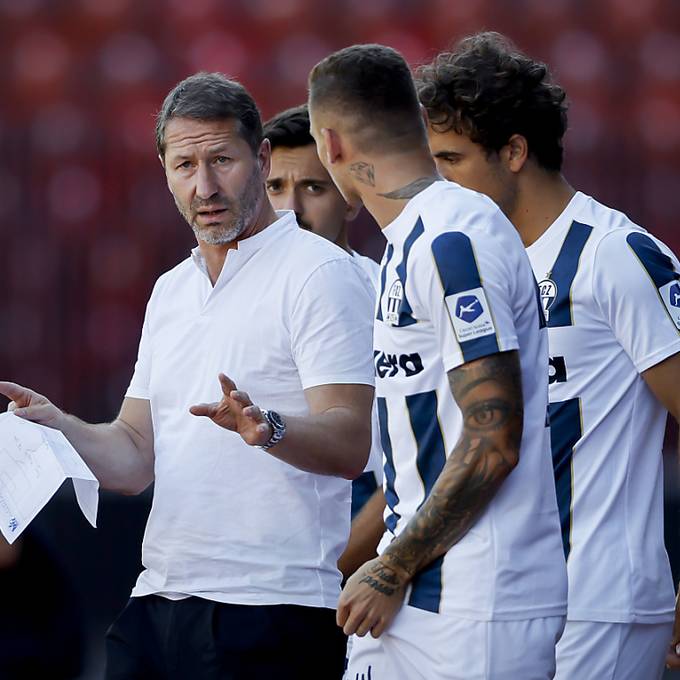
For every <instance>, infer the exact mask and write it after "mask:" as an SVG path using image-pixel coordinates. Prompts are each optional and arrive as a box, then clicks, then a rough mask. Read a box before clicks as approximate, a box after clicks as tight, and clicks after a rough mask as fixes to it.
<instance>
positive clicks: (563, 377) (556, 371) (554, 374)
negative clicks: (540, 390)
mask: <svg viewBox="0 0 680 680" xmlns="http://www.w3.org/2000/svg"><path fill="white" fill-rule="evenodd" d="M563 382H567V364H566V363H565V361H564V357H548V384H549V385H552V384H553V383H563Z"/></svg>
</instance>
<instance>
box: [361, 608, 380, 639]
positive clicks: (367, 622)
mask: <svg viewBox="0 0 680 680" xmlns="http://www.w3.org/2000/svg"><path fill="white" fill-rule="evenodd" d="M377 621H378V619H377V617H376V616H375V614H373V613H371V612H368V613H367V614H366V615H365V616H364V618H363V620H362V621H361V622H360V623H359V625H358V626H357V630H356V633H355V635H357V636H359V637H364V635H366V633H368V632H369V631H370V630H371V629H372V628H373V626H375V624H376V622H377Z"/></svg>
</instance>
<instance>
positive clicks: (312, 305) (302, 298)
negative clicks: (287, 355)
mask: <svg viewBox="0 0 680 680" xmlns="http://www.w3.org/2000/svg"><path fill="white" fill-rule="evenodd" d="M373 307H374V301H373V294H372V292H371V291H370V284H369V282H368V281H367V278H366V276H365V275H364V274H363V272H362V271H361V270H360V269H359V267H358V265H357V264H356V263H354V262H353V261H352V260H351V258H349V257H347V258H342V259H337V260H331V261H329V262H326V263H325V264H322V265H321V266H320V267H318V268H317V269H316V270H315V271H314V272H313V273H312V274H311V275H310V277H309V278H308V279H307V281H306V282H305V284H304V286H303V287H302V290H301V292H300V294H299V296H298V298H297V300H296V301H295V303H294V307H293V312H292V316H291V343H292V352H293V357H294V360H295V364H296V366H297V369H298V373H299V375H300V380H301V382H302V387H303V388H304V389H307V388H309V387H315V386H318V385H331V384H352V383H354V384H363V385H373V384H374V369H373Z"/></svg>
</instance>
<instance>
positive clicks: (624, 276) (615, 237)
mask: <svg viewBox="0 0 680 680" xmlns="http://www.w3.org/2000/svg"><path fill="white" fill-rule="evenodd" d="M679 272H680V267H679V266H678V260H677V258H676V257H675V256H674V255H673V253H671V251H670V250H668V249H667V248H666V247H665V246H664V245H663V244H660V243H659V242H658V241H656V239H654V238H652V237H651V236H650V235H649V234H646V233H645V232H642V231H631V232H624V231H620V232H619V231H617V232H610V233H609V234H608V235H607V236H605V237H604V238H603V239H602V241H600V243H599V244H598V246H597V251H596V253H595V258H594V264H593V281H592V286H593V295H594V298H595V303H596V304H597V305H598V306H599V308H600V310H601V312H602V315H603V317H604V319H605V322H606V323H607V324H608V325H609V327H610V328H611V329H612V331H613V333H614V335H615V336H616V339H617V340H618V342H619V343H620V344H621V346H622V347H623V349H624V350H625V351H626V353H627V354H628V356H629V357H630V359H631V361H632V362H633V364H634V365H635V367H636V369H637V370H638V372H639V373H642V372H643V371H645V370H647V369H648V368H651V367H652V366H654V365H656V364H658V363H659V362H661V361H663V360H664V359H666V358H668V357H669V356H671V355H673V354H675V353H677V352H679V351H680V283H679V279H680V273H679Z"/></svg>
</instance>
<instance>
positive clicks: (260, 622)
mask: <svg viewBox="0 0 680 680" xmlns="http://www.w3.org/2000/svg"><path fill="white" fill-rule="evenodd" d="M156 138H157V139H156V141H157V146H158V153H159V156H160V160H161V163H162V165H163V168H164V170H165V174H166V179H167V184H168V187H169V189H170V192H171V193H172V195H173V197H174V200H175V203H176V204H177V208H178V210H179V211H180V213H181V214H182V215H183V217H184V218H185V219H186V221H187V222H188V223H189V225H190V226H191V227H192V229H193V231H194V233H195V235H196V239H197V242H198V245H197V247H196V248H195V249H194V250H193V251H192V252H191V256H190V257H188V258H187V259H186V260H184V261H183V262H181V263H180V264H179V265H177V266H176V267H175V268H174V269H172V270H170V271H169V272H167V273H165V274H164V275H162V276H161V277H160V278H159V279H158V281H157V282H156V285H155V287H154V289H153V292H152V294H151V298H150V300H149V303H148V306H147V310H146V316H145V319H144V325H143V328H142V334H141V341H140V346H139V355H138V359H137V364H136V366H135V371H134V375H133V378H132V382H131V384H130V387H129V388H128V391H127V394H126V396H125V399H124V401H123V405H122V408H121V411H120V414H119V416H118V417H117V419H116V420H114V421H113V422H112V423H108V424H99V425H90V424H87V423H84V422H82V421H80V420H78V419H77V418H75V417H74V416H71V415H68V414H66V413H64V412H63V411H61V410H60V409H58V408H57V407H56V406H54V405H53V404H52V403H51V402H49V401H48V400H47V399H46V398H45V397H43V396H41V395H40V394H37V393H36V392H34V391H32V390H29V389H26V388H23V387H20V386H18V385H16V384H14V383H0V392H1V393H3V394H5V395H6V396H7V397H9V398H10V399H11V400H12V401H13V404H11V405H10V406H11V408H13V409H14V410H15V413H16V414H17V415H19V416H21V417H23V418H26V419H27V420H31V421H35V422H38V423H42V424H44V425H48V426H50V427H53V428H56V429H59V430H61V431H62V432H63V433H64V434H65V435H66V436H67V438H68V439H69V440H70V441H71V443H72V444H73V445H74V447H75V448H76V449H77V450H78V452H79V453H80V455H81V456H82V457H83V459H84V460H85V461H86V462H87V463H88V465H89V466H90V467H91V469H92V470H93V472H94V473H95V474H96V476H97V478H98V479H99V481H100V483H101V485H102V487H103V488H106V489H112V490H116V491H119V492H122V493H128V494H130V493H139V492H141V491H142V490H144V489H145V488H146V487H147V486H148V485H149V484H150V483H151V482H152V481H154V482H155V487H154V498H153V506H152V509H151V513H150V516H149V520H148V524H147V527H146V533H145V536H144V543H143V548H142V562H143V565H144V571H143V572H142V574H141V575H140V577H139V579H138V581H137V584H136V586H135V588H134V590H133V592H132V598H131V599H130V602H129V603H128V605H127V607H126V608H125V609H124V611H123V612H122V614H121V615H120V616H119V618H118V619H117V620H116V622H115V623H114V624H113V626H112V627H111V629H110V630H109V633H108V634H107V656H108V661H107V675H106V677H107V678H108V679H109V680H114V679H115V680H122V679H126V680H128V679H132V678H173V679H175V678H176V679H177V680H179V679H180V678H181V679H182V680H186V678H189V677H193V678H201V679H206V680H208V679H210V680H211V679H213V678H221V679H229V680H231V679H233V680H246V679H247V680H259V679H262V680H264V679H265V678H266V679H267V680H269V679H271V678H274V677H276V678H277V679H278V680H286V679H289V678H290V679H291V680H292V679H293V678H295V679H297V680H299V679H300V678H325V679H333V678H338V679H339V678H341V676H342V671H343V663H344V636H343V635H342V631H341V630H340V629H339V628H337V627H336V625H335V612H334V609H335V607H336V604H337V600H338V595H339V592H340V574H339V572H338V570H337V566H336V564H337V560H338V557H339V555H340V553H341V551H342V549H343V547H344V544H345V542H346V540H347V536H348V534H349V521H350V514H349V503H350V483H349V481H347V480H349V479H352V478H354V477H356V476H358V475H359V474H360V473H361V471H362V470H363V468H364V466H365V464H366V460H367V457H368V452H369V445H370V437H371V432H370V415H371V404H372V399H373V365H372V328H371V317H372V313H371V310H372V308H373V302H372V299H371V294H370V290H371V286H370V283H369V282H368V281H367V280H366V279H365V276H364V275H363V274H362V272H361V270H360V269H359V267H358V266H357V265H356V263H354V262H353V261H352V258H350V257H349V255H347V253H345V252H343V251H342V250H341V249H340V248H338V247H336V246H335V245H333V244H331V243H329V242H328V241H326V240H324V239H322V238H319V237H318V236H315V235H314V234H311V233H309V232H307V231H304V230H302V229H299V228H298V225H297V223H296V221H295V214H294V213H293V212H281V213H275V212H274V210H273V208H272V207H271V205H270V203H269V200H268V198H267V195H266V192H265V189H264V183H265V180H266V178H267V176H268V174H269V166H270V148H269V142H268V141H267V140H263V136H262V125H261V121H260V115H259V112H258V110H257V107H256V105H255V102H254V101H253V99H252V98H251V96H250V95H249V94H248V92H247V91H246V90H245V89H244V88H243V87H242V86H241V85H239V84H238V83H236V82H234V81H231V80H228V79H227V78H225V77H224V76H222V75H220V74H206V73H200V74H196V75H194V76H191V77H189V78H187V79H186V80H184V81H182V82H181V83H179V84H178V85H177V86H176V87H175V88H174V89H173V90H172V91H171V92H170V93H169V95H168V96H167V97H166V99H165V102H164V103H163V106H162V108H161V111H160V113H159V114H158V119H157V127H156ZM159 245H162V244H159ZM301 643H304V644H301Z"/></svg>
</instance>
